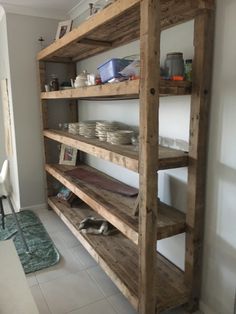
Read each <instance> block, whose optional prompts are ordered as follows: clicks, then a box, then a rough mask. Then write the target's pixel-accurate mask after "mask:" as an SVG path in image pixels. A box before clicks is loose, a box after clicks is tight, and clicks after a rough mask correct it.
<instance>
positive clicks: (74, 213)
mask: <svg viewBox="0 0 236 314" xmlns="http://www.w3.org/2000/svg"><path fill="white" fill-rule="evenodd" d="M214 11H215V0H155V1H153V0H145V1H141V0H116V1H115V2H114V3H112V4H111V5H109V6H108V7H106V8H105V9H103V10H101V11H100V12H98V13H97V14H95V15H93V16H91V17H90V18H89V19H87V20H86V21H85V22H83V23H82V24H81V25H79V26H78V27H77V28H75V29H73V30H72V31H71V32H69V33H68V34H66V35H65V36H63V37H62V38H60V39H58V40H56V41H55V42H54V43H52V44H51V45H50V46H48V47H47V48H45V49H43V50H42V51H40V52H39V53H38V55H37V60H38V61H39V74H40V89H41V91H42V90H44V87H45V83H46V82H47V70H48V68H47V66H46V64H47V63H48V62H49V63H50V62H58V63H65V64H64V66H63V68H65V69H66V70H65V71H66V72H67V73H66V74H65V75H66V77H67V78H71V77H75V76H76V73H77V64H76V62H77V61H79V60H83V59H86V58H89V57H91V56H95V55H97V54H99V53H101V52H104V51H108V50H111V49H113V48H115V47H120V46H123V45H125V44H128V43H130V42H132V41H135V40H139V39H140V61H141V62H140V80H134V81H126V82H120V83H115V84H104V85H101V86H90V87H83V88H76V89H69V90H60V91H55V92H42V93H41V108H42V120H43V129H44V131H43V132H44V133H43V134H44V139H45V160H46V162H49V161H50V162H52V161H53V160H54V161H55V160H56V156H54V154H53V152H52V150H51V149H53V145H50V144H51V143H50V141H56V142H59V143H62V144H65V145H68V146H71V147H73V148H76V149H78V150H80V151H82V152H84V153H87V154H90V155H93V156H95V157H98V158H101V159H104V160H107V161H110V162H112V163H115V164H117V165H120V166H122V167H125V168H127V169H129V170H132V171H135V172H138V173H139V198H138V200H139V202H135V201H136V197H133V198H130V197H124V196H121V195H119V194H116V193H113V192H110V191H106V190H103V189H101V188H96V187H95V186H92V185H91V184H88V183H85V182H84V181H81V180H78V179H74V178H73V177H72V176H70V175H69V173H68V172H67V170H70V169H74V167H71V166H64V165H58V164H53V165H52V164H46V166H45V168H46V172H47V174H48V176H47V179H48V180H47V183H48V192H49V193H48V194H50V192H51V191H52V190H53V188H54V186H53V181H54V180H57V181H59V182H61V183H62V184H63V185H64V186H66V187H67V188H68V189H70V190H71V191H72V192H73V193H75V194H76V195H77V196H78V197H79V198H81V199H82V200H83V201H84V202H85V203H86V205H85V204H80V205H79V208H75V207H73V208H69V207H66V206H65V205H63V204H61V203H60V202H58V200H57V199H56V198H55V197H50V198H49V199H48V203H49V205H50V206H51V207H52V208H53V210H54V211H55V212H56V213H57V214H58V215H59V216H60V217H61V219H62V220H63V221H64V222H65V223H66V225H67V226H68V227H69V229H70V230H71V231H72V232H73V233H74V234H75V236H76V237H77V238H78V239H79V240H80V242H81V243H82V244H83V245H84V247H85V248H86V249H87V250H88V252H89V253H90V254H91V255H92V256H93V257H94V258H95V260H96V261H97V262H98V263H99V264H100V265H101V267H102V268H103V269H104V270H105V271H106V273H107V274H108V275H109V276H110V278H111V279H112V280H113V281H114V283H115V284H116V285H117V286H118V288H119V289H120V290H121V292H122V293H123V294H124V295H125V296H126V297H127V298H128V300H129V301H130V302H131V304H133V306H134V307H135V308H136V309H138V312H139V314H159V313H160V312H161V311H164V310H167V309H170V308H174V307H175V306H178V305H182V304H184V303H187V305H188V308H189V310H190V311H191V312H194V311H195V310H197V309H198V302H199V297H200V287H201V283H200V278H201V265H200V262H199V261H200V260H201V251H202V250H201V248H202V245H203V232H202V225H203V222H204V202H205V199H204V197H205V193H204V190H205V176H206V171H205V170H206V169H205V168H206V167H205V164H206V154H207V129H208V127H207V120H208V112H209V105H210V88H211V72H212V55H213V37H214V36H213V35H214V14H215V12H214ZM191 19H193V20H194V34H193V35H194V36H193V42H194V56H193V76H192V79H193V82H192V84H190V83H189V82H171V81H162V80H160V37H161V36H160V35H161V32H162V30H164V29H167V28H170V27H173V26H175V25H177V24H180V23H183V22H186V21H189V20H191ZM178 95H191V112H190V123H189V129H190V130H189V131H190V132H189V134H190V137H189V152H188V153H185V152H183V151H178V150H174V149H170V148H165V147H161V146H159V148H158V145H157V144H158V138H159V97H160V96H178ZM60 99H63V100H69V101H64V103H65V104H67V108H64V104H62V105H63V110H67V112H66V113H65V116H66V117H67V119H68V121H70V122H77V121H78V119H79V118H78V104H77V100H80V99H82V100H83V99H84V100H86V99H89V100H98V101H101V100H119V99H139V103H140V105H139V130H140V143H139V147H140V150H139V151H137V150H136V148H135V147H133V146H131V145H130V146H129V145H128V146H119V145H117V146H116V145H111V144H109V143H104V142H100V141H99V140H97V139H87V138H85V137H82V136H78V135H72V134H69V133H68V132H63V131H59V130H52V129H51V128H53V126H54V125H57V123H58V121H55V120H56V118H54V112H55V111H56V110H57V109H58V107H57V105H56V101H48V100H60ZM59 104H60V105H59V106H61V102H59ZM51 105H53V108H51V107H50V108H49V106H51ZM98 105H99V103H97V104H96V106H98ZM59 114H62V113H61V112H58V118H57V120H59ZM55 116H56V115H55ZM54 157H55V158H54ZM55 162H56V161H55ZM184 166H188V183H187V185H188V189H187V208H186V214H183V213H181V212H180V211H178V210H177V209H175V208H173V207H171V206H167V205H166V204H163V203H161V202H159V201H157V193H158V171H157V170H160V169H171V168H177V167H184ZM77 167H78V168H79V167H82V169H89V170H90V171H94V172H96V174H97V175H99V176H100V178H104V177H107V176H106V175H105V174H104V173H101V172H99V171H98V170H96V169H93V168H91V167H89V166H85V165H79V166H77ZM109 178H110V177H109ZM110 179H111V178H110ZM113 180H114V181H115V179H113ZM137 203H138V204H137ZM134 204H135V206H134ZM137 205H138V209H139V216H138V217H135V216H133V209H134V207H136V208H137ZM89 215H95V216H96V215H100V216H102V217H103V218H104V219H106V220H107V221H109V222H110V223H111V224H113V225H114V226H115V227H116V228H117V229H118V230H119V232H118V233H117V234H116V235H113V236H109V237H104V236H95V235H85V234H82V233H80V232H79V231H78V226H79V223H80V221H81V219H83V218H84V217H87V216H89ZM183 232H185V233H186V248H185V271H184V272H182V271H180V270H179V269H178V268H177V267H176V266H174V265H173V264H171V263H170V262H169V261H167V260H166V259H165V258H164V257H163V256H161V255H160V254H158V255H157V252H156V247H157V240H160V239H164V238H168V237H171V236H174V235H177V234H180V233H183Z"/></svg>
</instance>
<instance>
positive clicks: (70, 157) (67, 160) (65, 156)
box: [59, 144, 77, 166]
mask: <svg viewBox="0 0 236 314" xmlns="http://www.w3.org/2000/svg"><path fill="white" fill-rule="evenodd" d="M76 159H77V149H76V148H73V147H70V146H67V145H65V144H62V145H61V151H60V159H59V164H60V165H70V166H75V165H76Z"/></svg>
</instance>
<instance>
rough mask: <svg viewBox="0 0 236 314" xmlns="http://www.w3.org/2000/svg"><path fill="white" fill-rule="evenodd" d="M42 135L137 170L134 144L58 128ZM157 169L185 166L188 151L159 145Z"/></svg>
mask: <svg viewBox="0 0 236 314" xmlns="http://www.w3.org/2000/svg"><path fill="white" fill-rule="evenodd" d="M43 135H44V136H45V137H46V138H48V139H51V140H53V141H57V142H59V143H62V144H65V145H68V146H71V147H74V148H77V149H78V150H81V151H82V152H85V153H88V154H91V155H93V156H95V157H99V158H101V159H104V160H107V161H111V162H113V163H115V164H117V165H119V166H122V167H125V168H127V169H129V170H132V171H135V172H138V171H139V161H138V159H139V152H138V150H137V148H136V147H135V146H134V145H112V144H110V143H107V142H101V141H99V140H98V139H90V138H86V137H84V136H80V135H73V134H70V133H68V132H64V131H60V130H44V131H43ZM157 163H158V165H159V167H158V170H164V169H171V168H180V167H186V166H187V165H188V153H187V152H184V151H181V150H177V149H173V148H168V147H164V146H159V160H158V161H157Z"/></svg>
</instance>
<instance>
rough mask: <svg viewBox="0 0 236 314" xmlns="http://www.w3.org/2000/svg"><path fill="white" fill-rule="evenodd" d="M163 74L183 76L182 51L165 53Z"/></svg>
mask: <svg viewBox="0 0 236 314" xmlns="http://www.w3.org/2000/svg"><path fill="white" fill-rule="evenodd" d="M165 76H166V77H168V78H171V77H172V76H184V59H183V53H182V52H172V53H168V54H167V55H166V60H165Z"/></svg>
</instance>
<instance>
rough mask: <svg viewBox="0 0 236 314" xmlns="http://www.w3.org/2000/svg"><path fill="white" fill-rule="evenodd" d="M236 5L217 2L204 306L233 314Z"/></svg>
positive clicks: (220, 313)
mask: <svg viewBox="0 0 236 314" xmlns="http://www.w3.org/2000/svg"><path fill="white" fill-rule="evenodd" d="M235 16H236V2H235V0H227V1H221V0H218V1H217V12H216V30H215V52H214V66H213V69H214V70H213V88H212V105H211V121H210V138H209V153H208V171H207V175H208V178H207V202H206V209H207V211H206V222H205V242H204V263H203V282H202V301H203V303H204V304H206V305H207V307H209V308H210V309H211V310H212V311H213V313H215V314H223V313H224V314H232V313H233V308H234V298H235V288H236V240H235V239H236V228H235V221H236V206H235V205H236V163H235V160H236V145H235V134H236V123H235V117H236V107H235V99H236V90H235V84H236V71H235V67H234V66H233V67H232V64H234V65H235V60H236V44H235V42H233V41H232V38H233V37H234V36H235V29H236V19H235Z"/></svg>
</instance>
